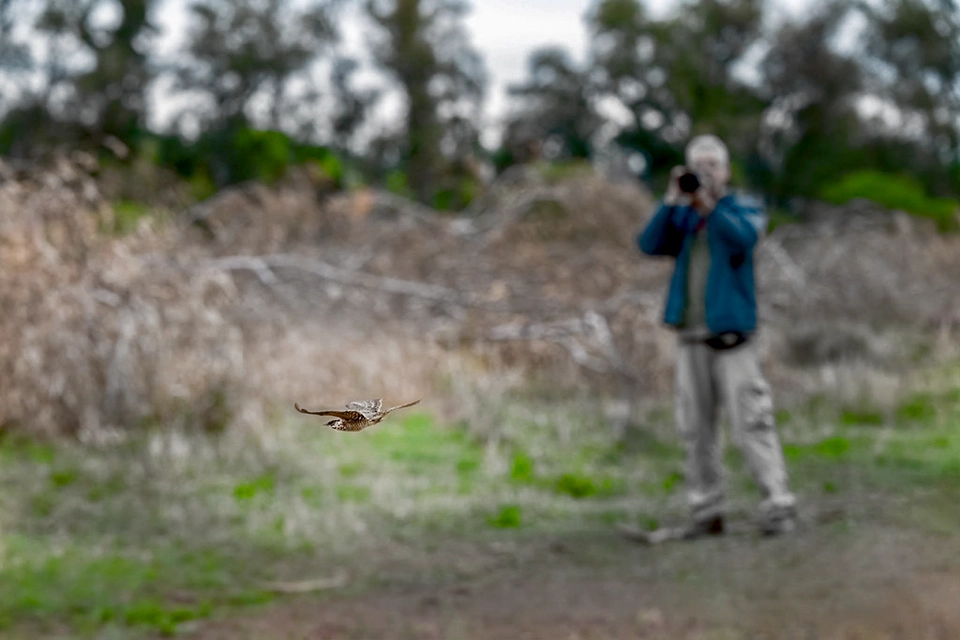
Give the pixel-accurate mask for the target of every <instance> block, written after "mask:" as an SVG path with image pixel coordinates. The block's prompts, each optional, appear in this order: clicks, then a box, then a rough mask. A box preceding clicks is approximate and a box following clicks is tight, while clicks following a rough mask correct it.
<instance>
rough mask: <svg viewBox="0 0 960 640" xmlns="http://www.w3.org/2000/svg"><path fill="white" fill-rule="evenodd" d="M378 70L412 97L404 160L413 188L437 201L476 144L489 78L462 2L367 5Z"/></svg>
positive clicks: (383, 0) (378, 1) (374, 1)
mask: <svg viewBox="0 0 960 640" xmlns="http://www.w3.org/2000/svg"><path fill="white" fill-rule="evenodd" d="M366 8H367V13H368V15H369V16H370V17H371V19H372V20H373V22H374V23H375V24H376V25H377V26H378V27H379V29H380V33H379V37H378V38H377V39H376V41H375V42H374V43H373V50H374V56H375V59H376V61H377V63H378V64H379V65H380V66H381V67H382V68H383V69H384V70H385V71H387V72H388V73H389V74H390V75H391V76H392V77H393V78H394V80H396V82H397V83H398V84H399V85H400V88H401V90H402V92H403V95H404V97H405V98H406V113H405V117H404V127H403V131H402V132H401V137H402V139H403V140H402V152H401V153H402V157H403V160H404V161H405V164H406V171H407V176H408V180H409V186H410V188H411V189H412V191H413V193H414V194H415V195H416V197H417V198H418V199H420V200H421V201H423V202H431V200H432V199H433V196H434V195H435V193H436V191H437V190H438V188H439V187H440V185H441V183H442V182H443V181H444V179H445V173H446V172H447V171H448V170H449V169H450V166H451V161H452V160H453V159H454V158H455V157H456V156H458V155H462V154H463V153H465V152H467V151H468V150H470V149H471V148H472V147H473V146H475V145H476V138H477V125H478V122H477V121H478V120H479V112H480V106H481V102H482V98H483V90H484V84H485V80H486V78H485V73H484V70H483V64H482V61H481V59H480V56H479V55H478V54H477V52H476V51H475V50H474V49H473V48H472V47H471V46H470V44H469V40H468V38H467V36H466V33H465V32H464V29H463V18H464V16H465V14H466V12H467V10H468V5H467V4H466V3H465V2H461V1H459V0H368V1H367V4H366Z"/></svg>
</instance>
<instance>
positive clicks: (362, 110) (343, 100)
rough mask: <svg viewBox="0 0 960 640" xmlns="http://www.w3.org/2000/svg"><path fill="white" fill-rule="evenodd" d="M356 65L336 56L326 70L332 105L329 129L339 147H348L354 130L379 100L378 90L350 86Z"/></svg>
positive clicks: (349, 60) (357, 66)
mask: <svg viewBox="0 0 960 640" xmlns="http://www.w3.org/2000/svg"><path fill="white" fill-rule="evenodd" d="M359 66H360V65H359V63H358V62H357V61H356V60H354V59H352V58H337V59H336V60H334V62H333V66H332V68H331V71H330V85H331V87H332V93H333V104H334V107H333V114H332V116H331V118H330V129H331V132H332V134H333V140H334V144H335V145H336V146H337V147H339V148H340V149H343V150H349V149H350V148H351V147H352V144H353V140H354V137H355V135H356V133H357V130H358V129H359V128H360V127H361V126H362V125H363V123H364V122H366V120H367V117H368V114H369V112H370V110H371V109H372V108H373V106H374V105H375V104H376V103H377V101H378V100H379V99H380V92H379V91H377V90H375V89H366V90H363V89H356V88H354V87H353V77H354V74H356V72H357V69H358V68H359Z"/></svg>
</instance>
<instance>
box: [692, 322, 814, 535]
mask: <svg viewBox="0 0 960 640" xmlns="http://www.w3.org/2000/svg"><path fill="white" fill-rule="evenodd" d="M676 373H677V381H676V420H677V428H678V430H679V431H680V435H681V437H682V438H683V440H684V442H685V444H686V447H687V475H686V482H687V499H688V501H689V504H690V509H691V511H692V514H693V518H694V520H697V521H701V520H706V519H709V518H712V517H714V516H718V515H722V513H723V467H722V465H723V461H722V447H721V438H720V430H719V409H720V405H721V404H722V405H724V406H726V408H727V414H728V416H729V418H730V424H731V429H732V434H733V440H734V442H735V443H736V444H737V446H738V447H739V448H740V449H741V451H743V454H744V457H745V458H746V461H747V464H748V466H749V468H750V472H751V473H752V474H753V478H754V480H755V481H756V483H757V485H759V487H760V490H761V492H762V493H763V502H761V504H760V513H761V517H778V516H779V515H780V514H782V513H783V512H784V511H785V510H789V511H792V510H793V509H794V508H795V504H796V499H795V498H794V496H793V494H791V493H790V491H789V489H788V488H787V470H786V466H785V464H784V461H783V450H782V449H781V446H780V440H779V438H778V437H777V432H776V426H775V424H774V418H773V398H772V396H771V393H770V385H769V384H767V381H766V380H765V379H764V377H763V374H762V372H761V371H760V365H759V362H758V356H757V352H756V345H755V344H754V343H753V342H752V341H751V342H748V343H746V344H743V345H741V346H739V347H735V348H733V349H728V350H725V351H717V350H714V349H712V348H711V347H709V346H707V345H705V344H703V343H700V342H686V341H684V340H683V339H682V338H681V340H680V341H679V343H678V345H677V371H676Z"/></svg>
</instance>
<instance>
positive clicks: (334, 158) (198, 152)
mask: <svg viewBox="0 0 960 640" xmlns="http://www.w3.org/2000/svg"><path fill="white" fill-rule="evenodd" d="M155 144H156V152H155V162H156V163H157V164H159V165H160V166H163V167H168V168H170V169H172V170H173V171H175V172H176V173H177V174H178V175H180V176H181V177H183V178H184V179H186V180H187V181H188V183H189V184H190V189H191V192H192V194H193V196H194V197H196V198H197V199H198V200H203V199H205V198H207V197H209V196H211V195H212V194H213V193H215V192H216V190H217V188H219V187H223V186H226V185H230V184H237V183H240V182H245V181H249V180H257V181H260V182H263V183H265V184H273V183H276V182H277V181H278V180H280V179H282V178H283V177H284V176H285V175H286V174H287V171H288V170H289V169H290V168H291V167H295V166H307V167H308V168H309V169H310V170H311V173H312V174H313V176H314V177H315V178H317V180H318V182H322V183H325V185H326V186H327V187H328V188H341V187H342V186H343V185H344V181H345V179H346V176H347V169H346V166H345V163H344V160H343V159H342V158H341V157H340V156H339V155H338V154H337V153H335V152H334V151H332V150H331V149H329V148H327V147H323V146H315V145H309V144H303V143H299V142H297V141H295V140H293V139H292V138H290V136H288V135H287V134H285V133H282V132H279V131H262V130H257V129H251V128H248V127H242V128H239V129H237V130H235V131H221V132H208V133H205V134H204V135H202V136H201V137H200V138H198V139H197V140H195V141H193V142H188V141H185V140H183V139H181V138H179V137H177V136H162V137H158V138H156V141H155Z"/></svg>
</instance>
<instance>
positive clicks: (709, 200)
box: [690, 175, 720, 218]
mask: <svg viewBox="0 0 960 640" xmlns="http://www.w3.org/2000/svg"><path fill="white" fill-rule="evenodd" d="M699 178H700V188H699V189H697V191H696V192H695V193H694V194H693V198H692V199H691V203H690V204H691V206H692V207H693V208H694V209H696V210H697V213H698V214H700V217H702V218H706V217H707V216H709V215H710V214H711V213H713V210H714V209H715V208H716V206H717V201H719V200H720V197H719V194H717V193H716V189H715V188H714V184H715V183H714V181H713V180H712V179H711V178H710V176H707V175H701V176H699Z"/></svg>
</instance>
